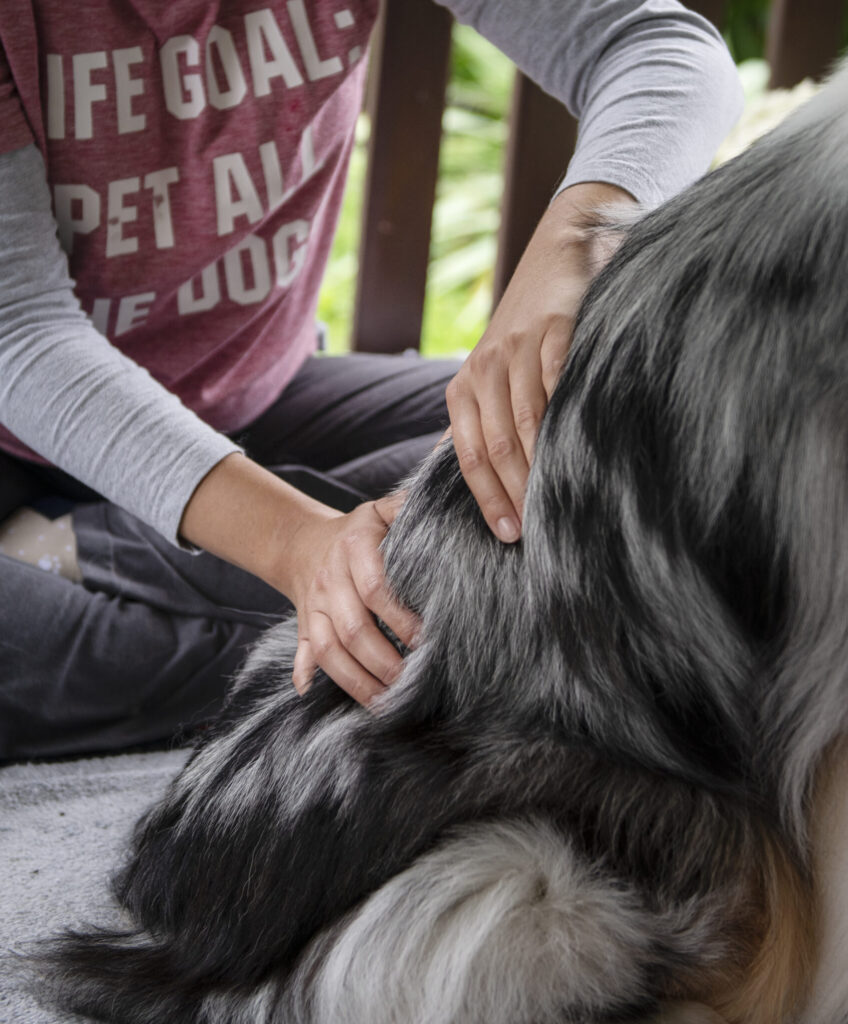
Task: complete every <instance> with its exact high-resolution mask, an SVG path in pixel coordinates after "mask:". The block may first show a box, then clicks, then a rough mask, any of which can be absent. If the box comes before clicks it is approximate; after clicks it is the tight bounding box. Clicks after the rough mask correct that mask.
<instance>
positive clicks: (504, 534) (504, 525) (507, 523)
mask: <svg viewBox="0 0 848 1024" xmlns="http://www.w3.org/2000/svg"><path fill="white" fill-rule="evenodd" d="M496 532H497V535H498V537H499V539H500V540H502V541H503V542H504V543H505V544H512V543H513V542H514V541H517V540H518V538H519V537H520V536H521V527H520V526H519V525H518V523H517V522H516V521H515V520H514V519H510V518H509V516H504V517H503V519H499V520H498V524H497V529H496Z"/></svg>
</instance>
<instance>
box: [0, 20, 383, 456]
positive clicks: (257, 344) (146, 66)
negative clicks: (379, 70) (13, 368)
mask: <svg viewBox="0 0 848 1024" xmlns="http://www.w3.org/2000/svg"><path fill="white" fill-rule="evenodd" d="M377 8H378V0H336V2H327V0H311V2H309V3H306V2H304V0H287V2H286V0H265V2H264V3H261V2H260V3H257V2H256V0H254V2H253V3H249V2H240V0H239V2H236V0H228V2H223V0H213V2H208V0H168V2H167V3H166V2H163V0H110V2H109V3H102V2H101V3H96V2H93V0H81V2H79V3H75V4H71V3H68V2H67V0H3V2H2V4H0V42H2V51H0V152H4V151H8V150H11V149H15V148H18V147H20V146H22V145H26V144H27V143H29V142H33V141H34V142H35V143H36V144H37V145H38V147H39V149H40V150H41V151H42V153H43V155H44V159H45V163H46V166H47V176H48V181H49V185H50V188H51V191H52V195H53V204H54V212H55V215H56V220H57V223H58V225H59V236H60V239H61V242H62V245H63V248H64V249H65V251H66V252H67V253H68V257H69V261H70V270H71V275H72V277H73V278H74V280H75V282H76V291H77V295H78V297H79V299H80V301H81V303H82V306H83V308H84V309H85V310H86V311H87V312H88V313H89V314H90V315H91V316H92V319H93V320H94V323H95V324H96V326H97V327H98V328H99V329H100V330H101V331H102V333H104V334H105V335H106V336H107V337H109V338H110V340H111V341H112V342H113V343H114V344H115V345H116V346H117V347H118V348H120V349H121V350H122V351H123V352H125V353H126V354H127V355H128V356H130V357H131V358H132V359H134V360H135V361H136V362H138V363H141V364H142V365H144V366H146V367H147V368H148V369H149V370H150V372H151V373H152V374H153V376H154V377H156V378H157V379H158V380H160V381H161V382H162V383H163V384H164V385H165V386H166V387H167V388H168V389H169V390H171V391H173V392H174V393H175V394H177V395H178V396H179V397H180V398H181V399H182V400H183V402H185V404H186V405H188V406H189V407H190V408H192V409H194V410H195V411H196V412H198V413H199V414H200V415H201V416H202V417H203V418H204V419H205V420H207V422H209V423H211V424H212V425H213V426H214V427H216V428H218V429H220V430H225V431H232V430H237V429H238V428H239V427H241V426H243V425H244V424H245V423H246V422H248V421H249V420H250V419H251V418H253V417H254V416H256V415H257V413H258V412H259V411H261V410H262V409H264V408H265V407H266V406H268V405H269V404H270V403H271V402H272V401H273V400H274V399H275V398H276V397H277V395H278V394H279V393H280V392H281V391H282V389H283V388H284V386H285V385H286V383H287V382H288V381H289V380H290V379H291V377H292V376H293V374H294V373H295V371H296V370H297V368H298V366H299V365H300V363H301V362H302V360H303V359H304V358H305V356H306V355H307V354H308V353H309V352H310V351H312V350H313V349H314V346H315V326H314V314H315V307H316V304H317V296H318V288H319V285H320V281H321V277H322V274H323V270H324V266H325V263H326V259H327V256H328V252H329V247H330V243H331V239H332V235H333V229H334V226H335V222H336V219H337V216H338V211H339V207H340V204H341V198H342V191H343V185H344V175H345V170H346V166H347V160H348V157H349V154H350V149H351V145H352V141H353V131H354V126H355V121H356V116H357V113H358V111H359V109H360V102H361V94H362V82H363V75H364V67H365V61H364V57H365V48H366V45H367V40H368V37H369V34H370V31H371V29H372V26H373V23H374V19H375V17H376V14H377ZM0 444H2V446H3V447H5V448H8V449H11V450H13V451H18V452H19V453H21V454H28V449H26V448H25V447H24V446H23V445H22V444H21V443H20V442H18V441H16V440H15V439H14V438H13V437H12V435H11V434H9V433H8V432H7V431H3V430H2V428H0Z"/></svg>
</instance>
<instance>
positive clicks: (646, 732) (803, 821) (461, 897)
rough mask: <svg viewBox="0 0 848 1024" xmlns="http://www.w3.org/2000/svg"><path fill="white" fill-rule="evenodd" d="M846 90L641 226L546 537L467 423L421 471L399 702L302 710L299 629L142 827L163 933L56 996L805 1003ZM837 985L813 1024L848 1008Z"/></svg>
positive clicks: (588, 307)
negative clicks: (463, 449)
mask: <svg viewBox="0 0 848 1024" xmlns="http://www.w3.org/2000/svg"><path fill="white" fill-rule="evenodd" d="M846 110H848V72H846V71H843V72H841V73H840V74H839V75H838V76H837V77H836V78H835V80H834V81H833V82H832V83H831V85H830V86H829V88H828V89H827V90H826V91H825V92H824V94H822V95H821V96H820V97H819V98H817V99H816V100H814V101H813V102H812V103H811V104H810V105H809V107H808V108H806V109H805V110H804V111H802V112H801V113H800V114H799V115H798V116H796V117H795V118H794V119H793V120H792V121H791V122H789V123H788V124H786V125H784V126H782V127H781V128H780V129H778V130H777V131H776V132H774V133H772V134H771V135H770V136H768V137H766V138H765V139H763V140H762V141H761V142H760V143H759V144H757V145H756V146H755V147H754V148H753V149H752V150H751V151H749V152H748V153H746V154H744V155H743V156H742V157H740V158H738V159H737V160H736V161H734V162H732V163H731V164H729V165H726V166H725V167H723V168H721V169H720V170H718V171H716V172H715V173H713V174H711V175H709V176H708V177H707V178H705V179H703V180H702V181H701V182H699V183H698V184H696V185H695V186H694V187H693V188H691V189H690V190H689V191H688V192H687V193H685V194H684V195H682V196H681V197H679V198H678V199H676V200H674V201H672V202H670V203H668V204H667V205H666V206H664V207H662V208H661V209H659V210H657V211H655V212H653V213H651V214H649V215H647V216H646V217H645V218H644V219H643V220H641V221H640V222H639V223H638V224H636V225H635V226H634V227H632V229H630V230H629V231H628V233H627V235H626V237H625V238H624V241H623V243H622V245H621V247H620V249H619V250H618V252H617V254H616V255H615V257H614V258H613V260H612V262H611V263H610V265H609V266H608V268H607V269H606V270H605V271H604V272H603V273H602V275H601V276H600V277H599V279H598V280H597V281H596V283H595V284H594V286H593V287H592V289H591V291H590V293H589V295H588V297H587V299H586V301H585V303H584V305H583V308H582V311H581V315H580V319H579V322H578V325H577V329H576V332H575V339H574V346H573V351H572V355H571V357H570V359H569V362H568V364H567V366H566V367H565V370H564V372H563V374H562V377H561V379H560V381H559V383H558V385H557V388H556V391H555V393H554V395H553V397H552V400H551V403H550V407H549V409H548V412H547V415H546V417H545V420H544V423H543V426H542V430H541V433H540V436H539V440H538V446H537V451H536V456H535V460H534V464H533V467H532V470H531V474H530V482H529V488H528V493H527V498H526V506H525V520H524V534H523V538H522V540H521V542H520V543H518V544H515V545H513V546H503V545H501V544H500V543H499V542H498V541H496V540H495V539H494V538H493V537H492V536H491V534H490V533H489V531H488V529H487V528H486V526H485V523H484V522H483V521H482V518H481V516H480V513H479V511H478V509H477V506H476V504H475V502H474V501H473V499H472V497H471V496H470V494H469V492H468V490H467V489H466V486H465V484H464V482H463V480H462V477H461V475H460V473H459V470H458V466H457V460H456V457H455V454H454V452H453V450H452V448H451V446H450V445H449V444H447V445H445V446H442V447H441V448H440V449H439V450H437V451H436V452H435V453H434V454H433V456H432V457H431V458H430V459H429V460H428V461H427V462H426V464H425V465H424V466H423V468H422V469H421V470H420V472H419V473H418V474H417V475H416V476H415V478H414V479H413V480H412V482H411V483H410V484H409V497H408V500H407V502H406V504H405V506H404V509H403V511H402V513H401V514H400V516H399V517H398V519H397V521H396V522H395V523H394V525H393V526H392V528H391V530H390V531H389V535H388V537H387V539H386V543H385V552H384V553H385V562H386V568H387V572H388V576H389V579H390V581H391V583H392V585H393V587H394V589H395V591H396V593H397V595H398V597H399V598H400V600H401V601H403V602H404V603H405V604H407V605H409V606H410V607H411V608H413V609H415V610H416V611H417V612H418V613H419V614H420V615H421V617H422V619H423V623H424V625H423V632H422V637H421V641H420V643H418V644H417V646H416V647H415V649H414V650H412V651H409V652H406V664H405V669H404V672H403V675H402V677H401V679H400V681H399V682H398V683H397V684H396V685H395V686H393V687H391V689H390V690H389V692H388V694H387V695H386V696H385V698H383V699H382V700H381V702H380V704H379V706H378V707H377V708H376V709H375V710H373V711H370V712H369V711H364V710H363V709H361V708H360V707H358V706H355V705H354V704H353V703H352V702H351V701H350V700H349V699H348V698H347V697H346V696H345V695H344V694H343V693H342V692H341V691H340V690H339V689H337V688H336V687H335V686H334V685H333V684H332V682H331V681H329V680H328V679H326V678H324V677H321V678H318V679H317V681H316V682H315V684H314V686H313V687H312V689H311V690H310V691H309V693H308V694H307V695H306V696H305V697H303V698H301V697H299V696H297V694H295V693H294V691H293V690H292V688H291V686H290V676H291V670H292V661H293V657H294V653H295V639H296V630H295V626H294V625H293V624H292V623H286V624H283V625H281V626H279V627H278V628H275V629H273V630H272V631H270V632H269V633H268V635H267V636H266V637H265V638H264V639H263V640H262V642H261V643H260V644H259V645H258V646H257V647H256V649H255V650H254V651H253V652H252V654H251V655H250V657H249V659H248V661H247V663H246V665H245V667H244V669H243V670H242V672H241V674H240V676H239V678H238V681H237V683H236V685H235V688H234V690H233V693H232V696H231V699H230V701H229V704H228V707H227V709H226V710H225V712H224V713H223V715H222V716H221V718H220V721H219V722H218V723H217V726H216V728H215V729H214V731H213V732H212V734H211V735H209V736H208V737H206V738H204V739H203V741H202V742H201V744H200V746H199V747H198V749H197V750H196V752H195V753H194V755H193V757H192V759H191V761H190V762H189V764H188V766H187V767H186V768H185V770H184V771H183V772H182V774H181V775H180V776H179V777H178V778H177V779H176V781H175V782H174V783H173V785H172V787H171V789H170V791H169V793H168V795H167V796H166V798H165V799H164V800H163V801H162V802H161V803H160V804H159V805H158V806H156V807H154V808H153V809H152V810H151V811H150V813H149V814H148V815H147V816H146V818H145V819H144V820H143V821H142V822H141V823H140V824H139V826H138V829H137V832H136V836H135V841H134V849H133V853H132V857H131V859H130V860H129V863H128V865H127V866H126V868H125V870H124V871H123V873H122V875H121V876H120V878H119V879H118V881H117V884H116V892H117V895H118V898H119V899H120V901H121V902H122V903H123V905H124V906H125V907H126V908H127V910H128V912H129V914H130V915H131V918H132V920H133V921H134V922H135V927H134V929H133V930H132V931H131V932H128V933H127V934H124V935H117V934H112V933H108V934H104V933H97V932H93V933H89V934H84V935H69V936H65V937H64V938H62V939H60V940H58V941H57V943H56V944H55V946H53V947H51V949H50V950H49V951H48V952H47V953H46V954H45V961H44V962H46V963H47V964H48V965H49V979H50V980H49V985H50V991H51V993H52V995H53V996H54V997H55V998H56V999H58V1000H59V1001H61V1002H62V1003H63V1004H64V1005H65V1006H68V1007H71V1008H73V1009H76V1010H78V1011H80V1012H83V1013H86V1014H89V1015H91V1016H93V1017H96V1018H97V1019H102V1020H108V1021H120V1022H128V1024H154V1022H155V1024H160V1022H162V1021H168V1022H170V1024H331V1022H332V1024H390V1022H392V1024H393V1022H404V1024H436V1022H437V1024H483V1022H485V1024H548V1022H551V1024H553V1022H557V1024H560V1022H575V1021H576V1022H584V1024H587V1022H603V1021H612V1020H616V1021H621V1020H625V1019H628V1020H630V1019H635V1018H636V1017H639V1016H640V1015H643V1016H644V1017H646V1018H647V1017H649V1016H651V1015H652V1014H653V1015H656V1017H655V1019H656V1020H662V1021H664V1022H666V1024H684V1022H688V1024H707V1022H715V1021H716V1020H721V1021H730V1022H732V1024H780V1022H788V1021H789V1020H798V1019H801V1018H799V1017H798V1016H797V1011H798V1007H799V1006H800V1005H801V1001H802V998H803V995H804V991H805V986H806V984H807V981H808V979H809V976H810V974H811V970H812V968H811V959H812V957H813V955H814V950H813V942H812V938H811V936H812V935H813V933H814V930H815V921H814V920H813V912H812V907H813V902H812V900H811V895H810V893H811V883H810V870H809V860H808V842H807V817H808V803H809V800H810V795H811V786H812V782H813V779H814V776H815V773H816V770H817V767H818V765H819V762H820V761H821V759H822V756H823V752H824V751H825V750H826V749H827V748H828V747H829V745H830V744H831V743H832V741H834V740H835V739H836V738H837V737H839V736H840V735H842V734H843V733H844V732H845V725H846V716H848V687H846V679H845V676H846V672H848V649H846V648H848V629H846V621H845V609H846V607H848V489H846V482H848V347H846V343H845V340H844V339H845V333H846V329H847V328H848V287H846V268H847V267H848V176H846V174H845V166H846V163H847V162H848V114H846V113H845V111H846ZM844 563H845V564H844ZM828 977H829V978H830V979H831V980H830V981H829V982H828V984H833V985H834V986H835V988H836V989H839V988H840V986H841V991H834V992H832V993H830V994H829V995H828V996H827V998H823V999H820V1000H819V1005H821V1006H826V1007H830V1008H831V1009H830V1010H825V1011H822V1012H821V1013H819V1014H818V1016H815V1015H814V1016H812V1017H808V1018H806V1020H807V1021H808V1024H844V1022H845V1021H848V1016H846V1015H845V1014H846V1007H848V998H846V992H845V990H846V988H848V982H846V978H845V974H843V976H842V977H840V975H839V972H838V971H836V972H833V971H832V972H831V973H830V975H828ZM834 1007H835V1008H836V1009H833V1008H834ZM793 1015H794V1016H793Z"/></svg>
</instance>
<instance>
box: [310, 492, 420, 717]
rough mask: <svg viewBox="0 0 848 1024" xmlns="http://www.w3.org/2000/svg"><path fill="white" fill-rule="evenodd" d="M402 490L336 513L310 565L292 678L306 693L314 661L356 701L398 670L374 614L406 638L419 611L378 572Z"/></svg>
mask: <svg viewBox="0 0 848 1024" xmlns="http://www.w3.org/2000/svg"><path fill="white" fill-rule="evenodd" d="M401 502H402V496H401V498H400V499H397V498H396V497H395V496H392V497H391V498H390V499H385V500H384V504H383V506H382V507H381V508H379V509H378V508H377V507H375V506H376V503H370V504H368V505H363V506H361V507H360V508H359V509H356V510H354V512H352V513H350V514H349V515H348V516H345V517H342V520H343V521H340V520H334V521H332V523H331V525H330V527H329V528H330V529H332V530H334V531H335V532H336V536H335V538H334V540H333V541H332V542H331V543H330V544H329V546H328V548H327V553H326V556H325V558H324V559H323V564H322V565H321V566H320V567H319V568H318V569H317V570H316V571H315V572H314V575H313V576H312V578H311V581H310V585H309V587H308V591H307V593H306V595H305V597H304V599H303V600H301V601H300V602H298V649H297V654H296V656H295V663H294V668H293V672H292V682H293V684H294V686H295V689H297V690H298V692H299V693H305V692H306V690H307V689H308V688H309V686H310V685H311V682H312V677H313V675H314V673H315V670H316V668H319V667H320V668H321V669H322V670H323V671H324V672H326V673H327V675H328V676H330V678H331V679H333V681H334V682H335V683H337V684H338V686H340V687H341V688H342V689H343V690H345V691H346V692H347V693H349V694H350V695H351V696H352V697H353V698H354V699H355V700H357V701H359V702H360V703H361V704H366V705H367V704H368V703H370V702H371V701H372V700H373V699H374V698H375V697H376V696H378V695H379V694H381V693H383V692H384V691H385V688H386V687H387V686H388V685H389V684H390V683H392V682H393V681H394V680H395V679H396V678H397V676H398V675H399V673H400V671H401V668H402V666H403V659H402V657H401V655H400V654H399V653H398V651H397V649H396V648H395V647H394V645H393V644H392V643H391V642H390V641H389V640H388V639H387V638H386V636H385V635H384V634H383V633H382V632H381V630H380V629H379V628H378V626H377V624H376V622H375V619H374V615H378V616H379V617H380V618H381V619H382V620H383V621H384V622H385V623H386V624H387V625H388V626H389V627H390V628H391V629H392V630H393V631H394V632H395V634H396V635H397V636H398V638H399V639H400V640H401V641H402V642H403V643H405V644H406V645H407V646H410V645H411V644H412V643H413V641H414V639H415V635H416V633H417V632H418V629H419V626H420V623H419V620H418V617H417V616H416V615H414V614H413V613H412V612H411V611H409V609H406V608H404V607H402V606H401V605H400V604H399V603H398V602H397V600H396V599H395V598H394V596H393V595H392V593H391V592H390V590H389V588H388V585H387V583H386V580H385V576H384V573H383V561H382V557H381V556H380V552H379V544H380V542H381V540H382V539H383V537H384V535H385V531H386V524H387V522H388V521H390V519H391V518H393V516H394V515H395V514H396V512H397V509H398V508H399V505H400V503H401Z"/></svg>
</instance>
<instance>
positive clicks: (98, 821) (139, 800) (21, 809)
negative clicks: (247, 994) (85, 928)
mask: <svg viewBox="0 0 848 1024" xmlns="http://www.w3.org/2000/svg"><path fill="white" fill-rule="evenodd" d="M186 756H187V752H185V751H170V752H167V753H152V754H124V755H120V756H116V757H101V758H92V759H88V760H79V761H72V762H67V761H66V762H61V763H50V764H18V765H11V766H9V767H6V768H2V769H0V1024H70V1021H71V1020H73V1021H74V1022H75V1024H78V1022H79V1020H80V1018H78V1017H74V1018H69V1017H67V1016H65V1015H62V1014H59V1013H57V1012H56V1011H55V1010H51V1009H48V1008H45V1007H42V1006H39V1004H38V1003H37V1002H36V1000H35V999H34V998H33V997H32V996H31V995H30V994H29V993H28V992H27V991H26V989H25V988H24V986H23V985H22V982H21V980H20V978H16V973H17V972H16V971H15V970H14V968H13V965H12V964H11V963H10V961H9V960H8V959H6V961H5V962H4V960H3V957H4V955H5V954H6V953H7V952H8V951H9V950H10V949H11V950H18V951H23V950H25V949H26V946H27V943H29V942H31V941H33V940H34V939H38V938H44V937H47V936H50V935H52V934H55V933H56V932H57V931H61V930H62V929H63V928H65V927H66V926H68V925H72V926H73V925H81V924H85V923H96V924H109V923H114V922H115V921H116V920H117V919H118V910H117V908H116V907H115V905H114V904H113V903H112V901H111V898H110V895H109V879H110V877H111V875H112V873H113V871H114V870H115V868H116V867H117V866H118V864H119V863H120V861H121V856H122V850H123V848H124V846H125V844H126V842H127V839H128V837H129V835H130V832H131V830H132V827H133V825H134V823H135V821H136V819H137V818H138V816H139V814H140V813H141V812H142V811H143V810H144V809H145V808H146V807H147V806H148V805H149V804H151V803H152V802H153V801H154V800H155V799H156V798H157V797H158V796H159V794H160V793H161V792H162V791H163V790H164V789H165V787H166V786H167V784H168V782H169V781H170V780H171V778H173V776H174V775H175V774H176V773H177V771H178V770H179V768H180V767H181V766H182V764H183V762H184V760H185V758H186ZM163 1024H164V1022H163Z"/></svg>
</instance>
